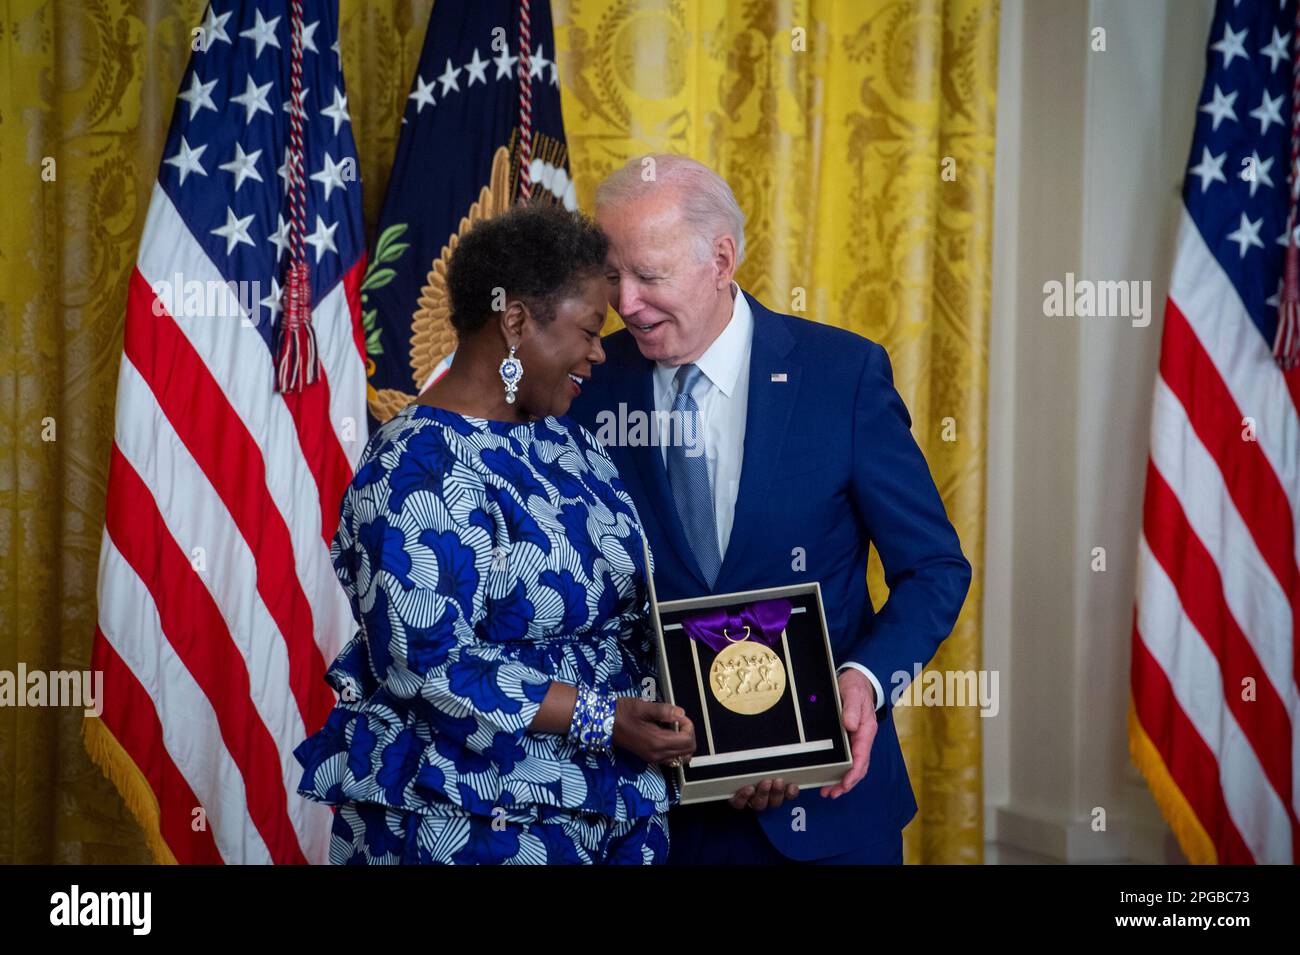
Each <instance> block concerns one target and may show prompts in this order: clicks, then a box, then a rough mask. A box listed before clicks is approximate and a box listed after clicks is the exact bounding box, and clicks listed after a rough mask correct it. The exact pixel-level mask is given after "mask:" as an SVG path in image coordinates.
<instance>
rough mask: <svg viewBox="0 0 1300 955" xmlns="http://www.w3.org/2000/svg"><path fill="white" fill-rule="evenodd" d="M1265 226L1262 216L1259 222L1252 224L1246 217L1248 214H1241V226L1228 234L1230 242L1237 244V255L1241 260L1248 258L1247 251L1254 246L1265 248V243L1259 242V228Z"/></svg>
mask: <svg viewBox="0 0 1300 955" xmlns="http://www.w3.org/2000/svg"><path fill="white" fill-rule="evenodd" d="M1263 224H1264V218H1263V216H1261V217H1260V218H1259V219H1258V220H1257V221H1255V222H1251V221H1250V219H1248V218H1247V217H1246V213H1244V212H1243V213H1242V214H1241V225H1239V226H1237V230H1236V231H1235V232H1229V233H1228V241H1230V242H1235V243H1237V250H1238V251H1237V255H1238V256H1239V257H1240V258H1243V259H1244V258H1245V257H1246V250H1247V249H1249V248H1251V247H1252V246H1254V247H1255V248H1259V249H1262V248H1264V243H1263V242H1261V241H1259V227H1260V226H1262V225H1263Z"/></svg>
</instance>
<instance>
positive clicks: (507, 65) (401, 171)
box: [362, 0, 578, 421]
mask: <svg viewBox="0 0 1300 955" xmlns="http://www.w3.org/2000/svg"><path fill="white" fill-rule="evenodd" d="M521 199H522V200H527V201H532V202H558V203H562V204H563V205H564V206H565V207H566V208H568V209H576V208H577V206H578V202H577V195H576V193H575V191H574V187H573V181H572V180H571V179H570V178H569V165H568V150H567V147H566V146H565V141H564V122H563V119H562V117H561V114H560V71H559V66H558V64H557V63H556V62H555V43H554V39H553V30H552V26H551V8H550V3H549V0H438V2H437V3H435V4H434V6H433V13H432V14H431V16H430V18H429V28H428V32H427V33H426V34H425V38H424V49H423V51H422V52H421V55H420V63H419V67H418V68H417V70H416V74H415V79H414V81H413V82H412V84H411V94H410V96H409V97H408V98H407V101H406V109H405V112H404V114H403V116H402V129H401V135H400V137H399V139H398V143H397V153H396V155H395V157H394V160H393V172H392V177H391V178H390V180H389V183H388V192H387V194H386V196H385V199H384V208H383V213H382V215H381V217H380V223H379V232H378V238H377V241H376V243H375V248H374V252H373V254H372V256H371V265H370V271H369V272H368V273H367V275H366V277H365V282H364V283H363V285H362V321H363V323H364V325H365V331H366V350H367V352H368V353H369V364H368V366H367V373H368V375H369V387H368V398H369V403H370V411H371V414H372V415H373V416H374V418H375V420H377V421H386V420H388V419H389V418H390V417H392V416H393V415H394V414H395V413H396V412H397V411H399V410H400V409H401V408H402V407H404V406H405V405H406V404H408V403H409V402H410V401H411V400H412V399H413V398H415V397H416V396H417V395H418V394H419V393H420V392H421V391H423V390H424V389H425V388H426V387H428V385H429V384H431V383H432V382H433V381H435V380H436V379H437V378H438V376H439V375H440V374H441V373H442V372H443V371H445V370H446V369H447V367H448V365H449V364H450V363H451V357H452V353H453V351H454V350H455V347H456V336H455V332H454V331H453V329H452V327H451V324H450V321H449V307H448V299H447V285H446V275H447V262H448V260H449V259H450V258H451V253H452V250H453V249H455V247H456V243H457V241H458V239H459V237H460V236H461V235H463V234H464V233H465V232H466V231H467V230H468V229H469V228H470V227H471V226H472V225H473V224H474V223H475V222H478V221H480V220H482V219H488V218H491V217H492V216H494V215H497V214H498V213H500V212H502V211H504V210H506V209H508V208H510V206H511V205H512V204H514V203H515V202H516V201H518V200H521Z"/></svg>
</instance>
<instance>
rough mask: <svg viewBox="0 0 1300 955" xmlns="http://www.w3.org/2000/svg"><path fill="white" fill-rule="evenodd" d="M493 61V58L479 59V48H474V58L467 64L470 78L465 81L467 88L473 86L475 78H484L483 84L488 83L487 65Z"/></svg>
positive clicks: (466, 67)
mask: <svg viewBox="0 0 1300 955" xmlns="http://www.w3.org/2000/svg"><path fill="white" fill-rule="evenodd" d="M491 62H492V61H491V60H483V59H479V55H478V48H477V47H475V48H474V57H473V59H471V60H470V61H469V62H468V63H466V64H465V69H466V70H468V71H469V79H468V80H466V81H465V88H466V89H468V88H469V87H471V86H473V85H474V81H475V80H482V81H483V84H484V85H485V86H486V85H487V65H488V64H489V63H491Z"/></svg>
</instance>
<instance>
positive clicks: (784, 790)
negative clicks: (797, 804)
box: [729, 779, 799, 812]
mask: <svg viewBox="0 0 1300 955" xmlns="http://www.w3.org/2000/svg"><path fill="white" fill-rule="evenodd" d="M797 795H799V787H798V786H796V785H794V783H791V784H790V785H789V786H787V785H786V784H785V780H783V779H765V780H763V781H762V782H761V783H759V784H758V785H757V786H741V787H740V788H739V789H737V790H736V794H735V795H734V796H732V797H731V799H730V800H729V802H730V803H731V808H732V809H752V810H754V811H755V812H762V811H763V810H764V809H775V808H776V807H777V806H779V805H781V803H783V802H785V801H786V800H787V799H793V798H794V797H795V796H797Z"/></svg>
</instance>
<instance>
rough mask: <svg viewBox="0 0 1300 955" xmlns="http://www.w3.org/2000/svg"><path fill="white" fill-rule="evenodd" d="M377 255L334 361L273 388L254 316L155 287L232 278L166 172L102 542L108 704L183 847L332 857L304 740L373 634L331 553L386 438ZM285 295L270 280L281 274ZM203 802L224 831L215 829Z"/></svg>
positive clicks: (132, 312) (142, 265)
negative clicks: (183, 210)
mask: <svg viewBox="0 0 1300 955" xmlns="http://www.w3.org/2000/svg"><path fill="white" fill-rule="evenodd" d="M364 270H365V260H364V257H363V258H362V259H361V260H360V261H358V262H357V263H356V264H355V265H354V266H353V267H352V269H351V270H350V271H349V272H348V273H347V274H346V275H345V276H344V278H343V280H342V281H341V282H340V283H339V285H338V286H337V287H336V288H335V289H334V290H333V291H331V292H330V293H329V294H328V295H326V296H325V298H324V299H323V300H322V301H321V302H320V303H318V304H317V306H316V308H315V309H314V310H313V313H312V323H313V325H314V326H315V328H316V334H317V341H318V345H319V354H320V359H321V362H322V369H321V372H322V376H321V378H320V379H319V380H318V381H316V382H315V383H314V384H312V385H310V386H308V387H307V388H305V389H304V390H302V391H300V392H292V393H281V392H278V391H276V390H275V389H274V388H273V382H274V380H275V371H274V368H273V361H272V356H271V352H270V350H269V349H268V348H267V346H266V343H265V341H264V340H263V339H262V337H261V335H260V334H259V333H258V332H257V330H255V329H254V328H253V327H252V326H251V325H248V324H245V323H241V322H240V321H239V319H238V318H234V317H229V316H223V317H213V316H192V315H183V314H178V311H177V310H176V309H175V308H174V307H173V306H174V304H175V303H174V302H173V301H172V300H171V299H172V297H173V295H176V296H179V295H180V294H181V290H179V289H176V290H172V293H171V294H164V295H163V296H161V297H160V298H159V307H158V308H157V309H155V307H154V302H155V294H154V288H155V287H157V286H158V285H159V283H170V282H171V281H172V280H173V278H174V276H176V275H177V274H178V273H179V274H180V275H182V276H184V280H185V281H186V282H191V281H198V282H201V283H206V282H209V281H210V282H214V283H215V282H222V281H223V280H222V277H221V275H220V274H219V273H218V271H217V269H216V267H215V265H214V264H213V263H212V262H211V261H210V260H209V259H208V258H207V256H206V254H205V253H204V251H203V249H202V247H201V246H200V245H199V244H198V243H197V242H196V241H195V239H194V237H193V236H192V234H191V233H190V231H189V229H188V228H187V227H186V225H185V222H184V221H183V219H182V218H181V216H180V213H179V212H178V210H177V209H176V207H175V206H174V204H173V203H172V200H171V198H170V197H169V196H168V195H167V193H166V192H165V191H163V190H162V188H161V187H155V189H154V193H153V198H152V202H151V205H150V209H149V214H148V218H147V221H146V224H145V231H144V236H143V239H142V241H141V247H140V253H139V257H138V261H137V265H136V269H135V271H134V273H133V275H132V280H131V288H130V293H129V297H128V305H127V316H126V331H125V336H124V346H123V350H124V354H123V358H122V365H121V370H120V373H119V379H118V398H117V410H116V428H115V436H114V443H113V453H112V463H111V466H110V475H109V490H108V506H107V514H106V518H105V533H104V538H103V544H102V550H101V556H100V579H99V626H98V630H97V633H96V640H95V650H94V666H95V667H96V668H97V669H101V670H103V671H104V673H105V690H104V696H105V708H104V714H103V720H104V723H105V725H106V727H107V728H108V729H109V730H110V731H111V732H112V733H113V735H114V736H115V737H116V738H117V741H118V742H119V743H120V744H121V745H122V747H123V748H124V749H125V750H126V752H127V754H128V755H129V756H130V757H131V758H132V760H133V761H134V762H135V764H136V766H137V767H139V769H140V771H141V773H142V774H143V775H144V777H145V779H146V780H147V781H148V783H149V785H150V786H151V788H152V789H153V790H154V794H155V796H156V797H157V799H158V804H159V813H160V819H159V826H160V831H161V833H162V836H163V838H164V840H165V841H166V842H167V844H168V846H169V847H170V848H171V850H172V852H173V854H174V855H175V856H176V859H177V860H178V861H180V862H214V861H223V860H224V861H226V862H323V861H325V860H326V859H327V856H328V842H329V829H330V822H331V813H330V810H329V809H328V808H326V807H323V806H320V805H317V804H314V803H311V802H309V801H307V800H305V799H303V798H302V797H300V796H298V795H297V793H296V788H297V783H298V780H299V779H300V778H301V769H300V767H299V766H298V764H297V761H296V760H295V759H294V758H293V754H292V750H293V748H294V747H295V746H296V745H297V744H298V743H300V742H301V741H302V740H303V739H304V738H305V737H306V736H307V735H309V733H311V732H314V731H315V730H316V729H318V728H319V727H320V726H321V724H322V723H323V722H324V720H325V717H326V715H327V714H328V713H329V711H330V709H331V707H332V706H333V703H334V695H333V693H332V692H331V691H330V689H329V687H328V686H326V684H325V683H324V681H323V675H324V672H325V667H326V665H327V663H328V662H329V661H331V660H332V659H333V658H334V656H336V655H337V654H338V652H339V651H340V650H341V649H342V647H343V645H344V643H345V642H346V641H347V640H348V639H349V638H350V637H351V634H352V632H353V618H352V613H351V609H350V608H349V606H348V602H347V599H346V597H345V595H344V593H343V590H342V587H341V586H340V585H339V583H338V580H337V578H336V576H335V574H334V571H333V568H332V566H331V563H330V560H329V542H330V540H331V539H332V537H333V534H334V530H335V527H336V525H337V522H338V509H339V502H340V500H341V498H342V494H343V490H344V488H345V487H346V485H347V482H348V481H349V480H350V479H351V476H352V473H353V469H354V467H355V464H356V461H357V459H358V457H359V456H360V454H361V451H362V450H363V448H364V445H365V440H366V416H365V415H366V410H365V366H364V359H363V354H364V351H363V348H362V338H361V327H360V309H359V295H358V290H359V284H360V280H361V277H362V274H363V272H364ZM268 291H269V290H268ZM199 808H202V810H203V814H202V815H203V817H205V818H206V828H200V829H198V830H196V829H195V826H194V820H195V819H196V818H197V817H196V814H195V810H197V809H199Z"/></svg>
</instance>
